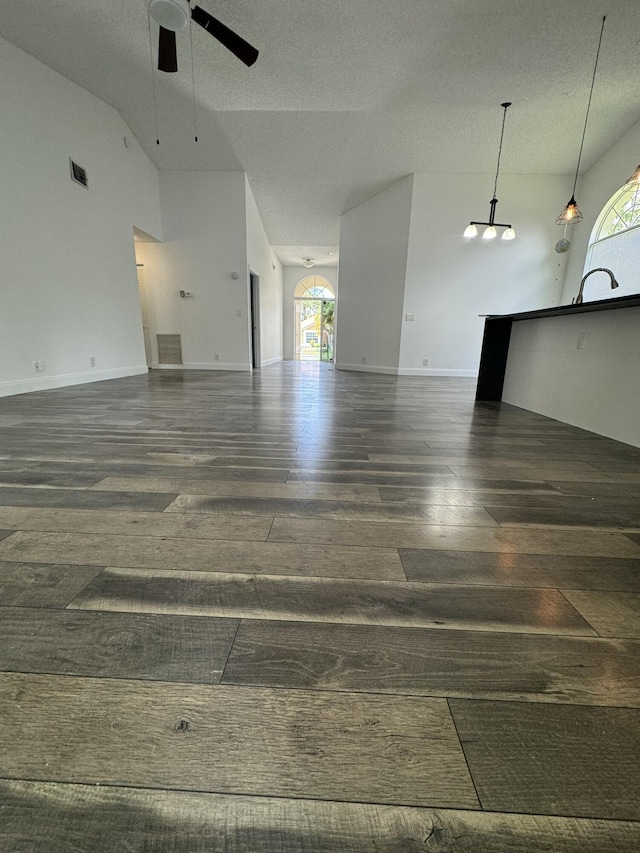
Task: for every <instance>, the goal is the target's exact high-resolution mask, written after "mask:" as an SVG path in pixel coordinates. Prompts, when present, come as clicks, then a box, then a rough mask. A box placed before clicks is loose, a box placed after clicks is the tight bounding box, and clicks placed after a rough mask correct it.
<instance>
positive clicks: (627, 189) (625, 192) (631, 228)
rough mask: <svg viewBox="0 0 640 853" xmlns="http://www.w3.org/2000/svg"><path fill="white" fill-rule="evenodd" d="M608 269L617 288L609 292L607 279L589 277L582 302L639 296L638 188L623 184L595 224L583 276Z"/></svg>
mask: <svg viewBox="0 0 640 853" xmlns="http://www.w3.org/2000/svg"><path fill="white" fill-rule="evenodd" d="M595 267H605V268H606V269H610V270H611V271H612V272H613V274H614V276H615V277H616V279H617V281H618V283H619V285H620V286H619V287H618V288H617V289H616V290H613V291H612V290H611V288H610V286H609V278H608V276H606V275H594V276H590V278H589V281H588V283H587V285H586V287H585V302H593V301H594V300H596V299H611V298H612V297H617V296H629V295H631V294H634V293H640V185H638V184H626V185H625V186H624V187H623V188H622V189H621V190H618V192H616V193H615V195H613V196H612V197H611V198H610V199H609V201H608V202H607V203H606V204H605V206H604V207H603V208H602V211H601V213H600V216H599V217H598V219H597V220H596V224H595V225H594V228H593V231H592V232H591V238H590V240H589V248H588V250H587V258H586V262H585V266H584V272H585V273H587V272H589V270H592V269H594V268H595Z"/></svg>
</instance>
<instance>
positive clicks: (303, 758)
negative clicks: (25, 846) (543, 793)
mask: <svg viewBox="0 0 640 853" xmlns="http://www.w3.org/2000/svg"><path fill="white" fill-rule="evenodd" d="M0 711H1V715H2V719H3V723H4V726H5V727H6V728H7V729H8V730H10V731H11V733H12V736H11V739H8V738H4V739H2V740H0V776H3V777H5V778H7V777H8V778H29V779H33V780H40V781H59V782H60V781H67V782H81V783H87V784H95V783H96V782H99V783H102V784H113V785H133V786H143V787H160V788H161V787H171V788H175V789H186V790H198V791H212V792H218V793H238V794H253V795H255V794H267V795H271V796H294V797H295V796H299V797H310V798H319V799H338V800H345V801H356V802H377V803H383V802H384V803H401V804H407V805H426V804H427V803H428V804H429V805H432V806H434V805H435V806H443V807H444V806H455V807H458V808H477V806H478V803H477V799H476V795H475V791H474V789H473V785H472V783H471V779H470V778H469V774H468V771H467V768H466V764H465V761H464V757H463V755H462V751H461V749H460V745H459V743H458V738H457V736H456V733H455V729H454V727H453V724H452V722H451V718H450V716H449V712H448V708H447V705H446V702H445V701H444V700H441V699H423V698H420V699H416V698H412V697H396V696H384V697H383V696H365V695H362V694H332V695H330V696H329V695H325V694H322V693H309V692H305V691H283V690H276V691H274V690H264V689H257V688H256V689H254V688H246V689H242V690H239V689H238V688H231V687H216V686H204V685H191V686H190V687H189V691H188V693H186V694H185V690H184V688H183V686H182V685H178V684H176V685H174V684H167V683H158V682H144V681H121V680H118V679H78V678H72V677H61V676H49V675H22V674H14V673H7V674H2V675H0ZM70 742H71V743H73V744H74V748H73V749H72V750H70V749H69V747H68V744H69V743H70Z"/></svg>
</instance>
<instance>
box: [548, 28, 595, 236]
mask: <svg viewBox="0 0 640 853" xmlns="http://www.w3.org/2000/svg"><path fill="white" fill-rule="evenodd" d="M606 20H607V16H606V15H605V16H604V18H603V19H602V26H601V28H600V39H599V41H598V50H597V51H596V61H595V65H594V66H593V77H592V78H591V89H590V91H589V101H588V103H587V114H586V116H585V117H584V128H583V130H582V141H581V142H580V151H579V153H578V164H577V166H576V176H575V179H574V181H573V192H572V193H571V198H570V199H569V201H568V202H567V205H566V207H565V209H564V210H563V211H562V213H561V214H560V216H559V217H558V218H557V219H556V225H564V226H565V230H564V236H563V238H562V240H559V241H558V243H557V244H556V252H566V251H567V249H568V248H569V245H570V243H569V241H568V240H567V239H566V235H567V226H568V225H575V224H576V223H578V222H582V213H581V212H580V208H579V207H578V202H577V201H576V185H577V183H578V173H579V172H580V160H581V159H582V148H583V146H584V137H585V134H586V132H587V122H588V121H589V110H590V109H591V97H592V95H593V87H594V84H595V82H596V71H597V70H598V60H599V59H600V47H601V46H602V33H603V32H604V22H605V21H606Z"/></svg>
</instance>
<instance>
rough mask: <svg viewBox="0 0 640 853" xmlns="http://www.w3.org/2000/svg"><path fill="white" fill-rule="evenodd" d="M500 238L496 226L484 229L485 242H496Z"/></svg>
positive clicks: (483, 237)
mask: <svg viewBox="0 0 640 853" xmlns="http://www.w3.org/2000/svg"><path fill="white" fill-rule="evenodd" d="M497 236H498V232H497V231H496V229H495V226H494V225H489V227H488V228H485V229H484V234H483V235H482V239H483V240H495V239H496V237H497Z"/></svg>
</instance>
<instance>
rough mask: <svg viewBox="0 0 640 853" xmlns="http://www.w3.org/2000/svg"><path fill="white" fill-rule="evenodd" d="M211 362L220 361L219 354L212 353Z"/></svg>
mask: <svg viewBox="0 0 640 853" xmlns="http://www.w3.org/2000/svg"><path fill="white" fill-rule="evenodd" d="M213 360H214V361H220V353H219V352H214V354H213Z"/></svg>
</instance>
